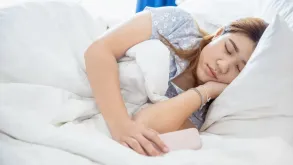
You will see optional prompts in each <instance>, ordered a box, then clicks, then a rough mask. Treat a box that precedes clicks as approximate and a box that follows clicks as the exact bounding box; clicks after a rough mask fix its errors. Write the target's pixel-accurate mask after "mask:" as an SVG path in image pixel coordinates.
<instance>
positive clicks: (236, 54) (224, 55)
mask: <svg viewBox="0 0 293 165" xmlns="http://www.w3.org/2000/svg"><path fill="white" fill-rule="evenodd" d="M221 33H222V31H219V32H218V33H217V34H216V36H215V37H214V38H213V40H212V41H211V42H210V43H209V44H208V45H206V46H205V47H204V48H203V50H202V52H201V54H200V58H199V62H198V66H197V71H196V73H197V78H198V80H199V82H200V84H204V83H206V82H208V81H216V82H220V83H225V84H229V83H231V82H232V81H233V80H234V79H235V78H236V77H237V76H238V74H239V73H240V72H241V70H242V69H243V68H244V66H245V65H246V63H247V61H248V59H249V58H250V56H251V54H252V52H253V50H254V48H255V43H254V42H253V41H252V40H250V39H249V38H248V37H246V36H245V35H243V34H241V33H226V34H224V35H221Z"/></svg>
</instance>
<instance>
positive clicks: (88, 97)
mask: <svg viewBox="0 0 293 165" xmlns="http://www.w3.org/2000/svg"><path fill="white" fill-rule="evenodd" d="M47 11H51V12H47ZM58 12H59V13H62V14H58ZM0 14H1V17H0V18H1V23H2V24H1V26H0V36H2V37H0V43H5V45H4V46H2V44H1V45H0V64H1V65H0V77H1V78H0V164H1V165H19V164H21V165H26V164H28V165H33V164H37V165H39V164H48V165H49V164H50V165H51V164H55V165H59V164H60V165H67V164H68V165H75V164H76V165H80V164H83V165H97V164H110V165H112V164H113V165H115V164H117V165H118V164H119V165H121V164H123V165H132V164H133V165H137V164H140V165H144V164H151V165H154V164H160V165H164V164H166V165H173V164H174V165H178V164H184V165H187V164H193V165H196V164H199V165H210V164H217V165H227V164H238V165H239V164H240V165H241V164H243V165H244V164H245V165H247V164H250V165H254V164H255V165H262V164H263V165H270V164H271V165H274V164H282V165H286V164H290V163H292V162H293V160H292V159H293V158H292V155H293V150H292V148H291V147H290V146H289V145H288V144H286V143H285V142H284V141H282V140H281V139H278V138H267V139H234V138H231V139H228V138H223V137H220V136H216V135H202V136H201V139H202V142H203V148H202V149H201V150H198V151H191V150H184V151H176V152H171V153H169V154H166V155H165V156H162V157H156V158H150V157H145V156H141V155H139V154H137V153H135V152H134V151H132V150H130V149H127V148H125V147H123V146H121V145H120V144H118V143H117V142H115V141H113V140H111V138H109V137H108V136H107V135H109V132H108V129H107V126H106V124H105V122H104V120H103V118H102V116H101V115H100V114H99V111H98V108H97V107H96V105H95V101H94V99H93V98H92V94H91V90H90V87H89V84H88V81H87V79H86V74H85V72H84V71H85V68H84V61H83V56H82V55H83V52H84V50H85V49H86V47H88V46H89V44H90V43H91V42H92V41H93V39H94V38H95V36H93V34H94V32H93V27H92V25H93V23H92V22H91V21H90V19H89V18H88V17H87V15H86V14H85V13H84V11H83V10H81V9H80V8H79V7H77V6H75V5H64V4H58V3H49V4H41V5H40V4H36V3H33V4H26V5H24V6H20V7H15V8H11V9H6V10H3V11H1V12H0ZM28 20H29V22H27V21H28ZM84 21H85V22H84ZM14 22H17V23H18V26H15V24H14ZM37 23H38V24H37ZM85 24H86V25H87V26H85ZM19 27H21V28H19ZM68 27H74V28H68ZM22 31H25V32H26V33H22ZM40 35H41V36H42V35H43V36H42V37H43V38H42V37H41V38H39V37H40ZM44 38H45V39H44ZM40 41H42V42H40ZM77 41H79V42H77ZM24 43H25V44H24ZM15 45H17V48H15ZM145 46H149V47H151V48H152V49H145V48H142V47H145ZM156 50H159V51H156ZM157 52H160V53H157ZM144 54H147V55H144ZM168 54H169V51H168V50H167V48H166V47H164V46H163V45H162V43H160V42H158V41H147V42H143V43H141V44H139V45H137V46H135V47H133V48H132V49H130V50H129V51H128V52H127V57H125V58H123V59H122V60H121V62H120V63H119V68H120V80H121V92H122V95H123V98H124V100H125V105H126V107H127V108H128V112H129V113H130V114H132V113H134V112H135V111H137V110H138V109H139V108H140V107H141V106H143V105H144V104H145V103H146V101H147V99H148V98H149V99H150V100H151V101H152V102H154V103H155V102H158V101H161V100H164V99H166V97H164V93H165V91H166V89H167V81H168V72H169V62H168V61H169V60H168V58H169V56H168ZM19 61H21V62H19Z"/></svg>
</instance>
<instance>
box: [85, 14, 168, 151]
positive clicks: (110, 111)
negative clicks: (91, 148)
mask: <svg viewBox="0 0 293 165" xmlns="http://www.w3.org/2000/svg"><path fill="white" fill-rule="evenodd" d="M151 34H152V23H151V14H150V13H149V12H141V13H139V14H137V15H135V16H134V17H133V18H132V19H131V20H129V21H127V22H125V23H124V24H121V25H120V26H117V27H116V28H114V29H111V30H109V31H108V32H106V33H105V34H104V35H103V36H101V37H100V38H99V39H98V40H97V41H95V42H94V43H93V44H92V45H91V46H90V47H89V48H88V49H87V51H86V52H85V64H86V72H87V74H88V79H89V82H90V85H91V88H92V90H93V94H94V97H95V100H96V103H97V105H98V107H99V110H100V112H101V113H102V115H103V117H104V118H105V120H106V123H107V125H108V126H109V128H110V132H111V135H112V137H113V139H114V140H116V141H118V142H120V143H121V144H123V145H125V146H127V147H130V148H132V149H133V150H135V151H137V152H138V153H141V154H145V155H154V156H155V155H158V154H159V151H158V150H157V149H155V148H154V146H153V145H152V143H154V144H156V145H157V146H158V147H159V148H160V149H161V150H163V149H164V148H165V147H166V146H165V145H164V144H163V142H162V141H161V140H160V138H159V137H158V135H157V134H155V133H154V132H153V131H151V130H150V129H148V128H146V127H145V126H144V125H142V124H139V123H135V122H134V121H133V120H131V118H130V117H129V116H128V113H127V110H126V107H125V105H124V102H123V98H122V95H121V93H120V82H119V76H118V64H117V60H118V59H120V58H121V57H122V56H123V55H124V54H125V52H126V51H127V50H128V49H129V48H130V47H132V46H134V45H135V44H137V43H139V42H142V41H144V40H147V39H148V38H150V36H151ZM151 142H152V143H151ZM165 150H166V149H165ZM165 150H164V151H165Z"/></svg>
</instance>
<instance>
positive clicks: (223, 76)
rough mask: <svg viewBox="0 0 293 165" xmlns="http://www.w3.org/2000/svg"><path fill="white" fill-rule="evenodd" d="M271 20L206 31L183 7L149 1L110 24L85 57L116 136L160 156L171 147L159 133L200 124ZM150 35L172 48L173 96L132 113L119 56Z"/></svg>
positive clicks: (97, 96)
mask: <svg viewBox="0 0 293 165" xmlns="http://www.w3.org/2000/svg"><path fill="white" fill-rule="evenodd" d="M267 26H268V24H267V23H266V22H264V21H263V20H261V19H258V18H244V19H239V20H237V21H234V22H231V23H230V24H228V25H227V26H224V27H221V28H219V29H218V30H217V31H216V32H215V33H213V34H207V33H205V32H204V31H203V30H202V29H200V28H199V27H198V26H197V24H196V22H195V20H194V19H193V17H192V16H191V15H190V14H189V13H187V12H186V11H184V10H182V9H180V8H177V7H160V8H149V7H147V8H145V10H144V11H142V12H140V13H137V14H136V15H135V16H134V17H133V18H131V19H130V20H128V21H126V22H124V23H123V24H121V25H119V26H117V27H115V28H113V29H110V30H108V31H107V32H106V33H104V34H103V35H102V36H100V38H99V39H98V40H96V41H95V42H94V43H92V45H90V46H89V48H88V49H87V51H86V52H85V63H86V71H87V74H88V79H89V81H90V85H91V88H92V90H93V93H94V96H95V100H96V103H97V104H98V105H99V109H100V112H101V113H102V115H103V117H104V119H105V120H106V123H107V125H108V127H109V129H110V133H111V135H112V137H113V139H114V140H116V141H117V142H119V143H121V144H122V145H124V146H126V147H129V148H131V149H133V150H135V151H136V152H138V153H141V154H144V155H151V156H156V155H159V154H161V153H164V152H168V148H167V147H166V146H165V144H164V143H163V142H162V140H161V139H160V138H159V136H158V133H166V132H171V131H176V130H180V129H186V128H191V127H196V128H197V129H200V127H201V125H202V124H203V122H204V119H205V115H206V112H207V108H208V105H209V104H210V102H211V100H213V99H215V98H217V97H218V96H219V95H220V94H221V93H222V91H223V90H224V89H225V88H226V87H227V85H228V84H229V83H231V82H232V81H233V79H235V78H236V77H237V75H238V74H239V73H240V72H241V70H242V69H243V68H244V66H245V65H246V63H247V61H248V60H249V58H250V56H251V54H252V52H253V51H254V49H255V47H256V45H257V43H258V41H259V40H260V38H261V36H262V34H263V32H264V31H265V29H266V27H267ZM149 39H159V40H161V41H162V42H163V43H164V44H165V45H166V46H167V47H168V48H169V49H170V51H171V54H170V60H171V62H170V72H169V88H168V90H167V92H166V94H165V95H166V96H167V97H169V98H170V99H168V100H166V101H162V102H159V103H156V104H153V105H151V106H149V107H147V108H144V109H143V110H141V111H140V112H138V113H137V114H136V115H135V116H133V117H131V116H129V115H128V113H127V110H126V107H125V105H124V102H123V99H122V95H121V93H120V84H119V75H118V64H117V61H118V60H119V59H120V58H122V57H123V56H124V55H125V52H126V51H127V50H128V49H129V48H131V47H132V46H134V45H136V44H138V43H140V42H142V41H145V40H149ZM113 103H114V104H113ZM153 144H154V145H155V146H154V145H153Z"/></svg>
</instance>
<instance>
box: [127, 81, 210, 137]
mask: <svg viewBox="0 0 293 165" xmlns="http://www.w3.org/2000/svg"><path fill="white" fill-rule="evenodd" d="M196 89H198V91H199V92H200V93H201V94H202V96H203V98H204V101H206V95H205V91H204V88H203V87H201V86H199V87H197V88H196ZM200 106H201V97H200V96H199V94H198V93H197V92H195V91H193V90H188V91H186V92H184V93H182V94H180V95H178V96H176V97H173V98H171V99H169V100H166V101H162V102H159V103H156V104H153V105H151V106H149V107H147V108H145V109H142V110H141V111H140V112H138V113H137V114H136V115H135V116H134V117H133V118H134V120H136V121H137V122H140V123H143V124H145V125H146V126H147V127H149V128H152V129H154V130H155V131H157V132H159V133H166V132H172V131H177V130H179V129H182V128H185V127H190V126H191V125H190V123H188V121H187V120H188V117H189V116H190V115H191V114H192V113H193V112H194V111H196V110H198V109H199V108H200Z"/></svg>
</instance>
